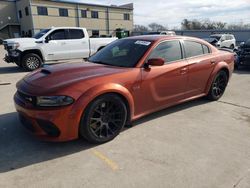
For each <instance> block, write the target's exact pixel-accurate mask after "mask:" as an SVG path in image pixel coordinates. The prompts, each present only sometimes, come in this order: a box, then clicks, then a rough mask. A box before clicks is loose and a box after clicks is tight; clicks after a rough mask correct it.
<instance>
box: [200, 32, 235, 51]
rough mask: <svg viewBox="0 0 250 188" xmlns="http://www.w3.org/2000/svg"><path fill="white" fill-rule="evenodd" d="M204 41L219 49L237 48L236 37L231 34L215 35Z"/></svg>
mask: <svg viewBox="0 0 250 188" xmlns="http://www.w3.org/2000/svg"><path fill="white" fill-rule="evenodd" d="M204 40H206V41H207V42H209V43H210V44H212V45H214V46H216V47H219V48H223V47H224V48H225V47H226V48H230V49H234V48H235V47H236V40H235V37H234V35H231V34H214V35H210V37H209V38H206V39H204Z"/></svg>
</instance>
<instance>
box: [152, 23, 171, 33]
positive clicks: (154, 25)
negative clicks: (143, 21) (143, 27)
mask: <svg viewBox="0 0 250 188" xmlns="http://www.w3.org/2000/svg"><path fill="white" fill-rule="evenodd" d="M148 27H149V28H150V30H151V31H164V30H168V29H167V27H164V26H163V25H160V24H158V23H155V22H154V23H151V24H149V25H148Z"/></svg>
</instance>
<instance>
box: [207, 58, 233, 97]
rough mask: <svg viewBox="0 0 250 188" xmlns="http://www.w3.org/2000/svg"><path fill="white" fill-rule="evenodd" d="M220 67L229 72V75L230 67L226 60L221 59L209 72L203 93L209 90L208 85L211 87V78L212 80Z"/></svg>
mask: <svg viewBox="0 0 250 188" xmlns="http://www.w3.org/2000/svg"><path fill="white" fill-rule="evenodd" d="M222 69H225V70H227V71H228V73H229V76H230V75H231V71H230V67H229V65H228V64H227V63H226V62H224V61H221V62H219V63H217V64H216V65H215V67H214V70H213V71H212V73H211V75H210V77H209V79H208V82H207V86H206V90H205V93H206V94H208V92H209V90H210V87H211V85H212V82H213V80H214V78H215V76H216V74H217V73H218V72H219V71H220V70H222Z"/></svg>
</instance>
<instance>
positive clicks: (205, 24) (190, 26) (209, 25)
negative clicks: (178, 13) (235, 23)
mask: <svg viewBox="0 0 250 188" xmlns="http://www.w3.org/2000/svg"><path fill="white" fill-rule="evenodd" d="M226 25H227V24H226V23H225V22H214V21H210V20H209V19H205V20H201V21H199V20H196V19H193V20H188V19H183V21H182V22H181V28H182V29H185V30H202V29H204V30H210V29H211V30H212V29H224V28H225V27H226Z"/></svg>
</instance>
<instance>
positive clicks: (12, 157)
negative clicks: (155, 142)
mask: <svg viewBox="0 0 250 188" xmlns="http://www.w3.org/2000/svg"><path fill="white" fill-rule="evenodd" d="M207 102H208V101H207V100H204V99H198V100H195V101H192V102H187V103H184V104H181V105H178V106H175V107H171V108H168V109H165V110H162V111H159V112H156V113H153V114H150V115H148V116H146V117H144V118H141V119H139V120H137V121H135V122H133V126H138V125H140V124H142V123H145V122H148V121H151V120H153V119H156V118H160V117H162V116H166V115H170V114H172V113H175V112H178V111H181V110H184V109H187V108H190V107H194V106H198V105H202V104H205V103H207ZM127 129H129V128H125V129H124V130H123V131H126V130H127ZM96 146H97V145H93V144H89V143H88V142H86V141H84V140H83V139H78V140H75V141H71V142H63V143H53V142H44V141H40V140H38V139H37V138H35V137H34V136H32V135H31V134H28V132H27V131H26V130H25V129H24V128H23V127H22V126H21V124H20V123H19V120H18V116H17V113H16V112H12V113H7V114H2V115H0V173H4V172H8V171H11V170H15V169H19V168H22V167H26V166H30V165H32V164H37V163H41V162H44V161H48V160H52V159H56V158H59V157H63V156H67V155H70V154H73V153H77V152H80V151H84V150H88V149H91V148H93V147H96Z"/></svg>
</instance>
